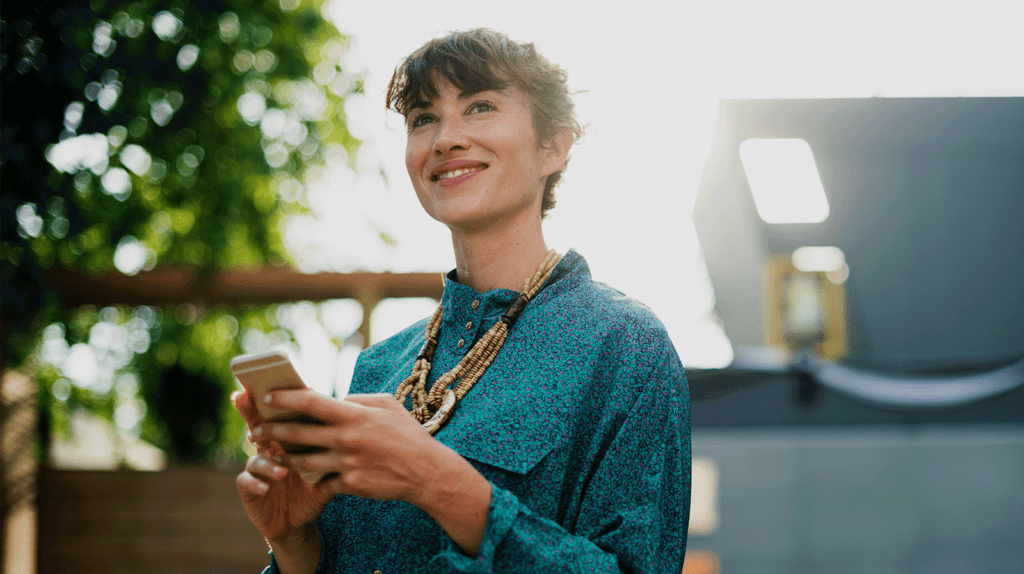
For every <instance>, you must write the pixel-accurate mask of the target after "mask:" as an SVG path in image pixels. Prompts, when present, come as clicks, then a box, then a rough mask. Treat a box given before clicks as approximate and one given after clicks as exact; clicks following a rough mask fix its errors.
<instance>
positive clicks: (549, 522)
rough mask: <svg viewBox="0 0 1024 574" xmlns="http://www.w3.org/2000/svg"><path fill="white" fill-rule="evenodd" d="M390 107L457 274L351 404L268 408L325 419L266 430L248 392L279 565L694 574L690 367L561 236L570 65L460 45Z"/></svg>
mask: <svg viewBox="0 0 1024 574" xmlns="http://www.w3.org/2000/svg"><path fill="white" fill-rule="evenodd" d="M388 106H389V108H391V109H393V110H396V111H398V112H399V113H401V114H402V115H403V116H404V117H405V119H406V127H407V130H408V143H407V149H406V166H407V168H408V171H409V177H410V178H411V179H412V183H413V187H414V188H415V190H416V193H417V195H418V197H419V200H420V203H421V204H422V205H423V208H424V209H425V210H426V212H427V213H428V214H429V215H430V216H431V217H433V218H434V219H436V220H438V221H440V222H441V223H443V224H445V225H446V226H447V227H448V228H449V230H450V231H451V235H452V244H453V247H454V250H455V260H456V269H455V270H454V271H452V272H450V273H449V274H448V275H447V277H446V279H445V289H444V296H443V298H442V302H441V305H440V306H439V309H438V312H437V313H435V315H434V317H432V318H431V319H426V320H423V321H421V322H419V323H417V324H415V325H413V326H411V327H409V328H408V329H406V330H405V331H403V332H401V333H399V334H397V335H395V336H394V337H392V338H390V339H388V340H386V341H384V342H382V343H380V344H377V345H375V346H372V347H370V348H369V349H366V350H365V351H364V352H363V353H362V355H361V356H360V359H359V362H358V364H357V366H356V371H355V375H354V378H353V381H352V385H351V392H352V393H353V394H351V395H350V396H349V397H348V398H346V399H345V400H343V401H338V400H334V399H331V398H328V397H324V396H320V395H317V394H315V393H313V392H312V391H296V390H293V391H278V392H275V393H272V394H271V395H269V397H270V398H269V402H270V404H272V405H273V406H275V407H278V408H288V409H294V410H298V411H302V412H303V413H306V414H308V415H310V416H312V417H315V418H317V419H320V420H322V421H323V422H324V425H322V426H317V425H303V424H298V423H276V424H271V423H263V422H262V421H260V420H259V417H258V415H257V414H256V413H255V409H254V407H253V405H252V404H251V402H250V399H249V397H248V396H246V395H245V394H244V393H243V394H240V395H238V396H236V398H235V403H236V406H237V407H238V409H239V411H240V412H241V413H242V414H243V416H244V417H245V418H246V420H247V422H248V424H249V426H250V429H251V434H252V437H253V440H254V441H255V442H256V443H257V444H258V445H259V446H260V450H259V453H258V454H257V455H256V456H253V457H252V458H250V459H249V461H248V463H247V465H246V470H245V471H244V472H242V473H241V474H240V475H239V476H238V488H239V492H240V493H241V496H242V500H243V503H244V505H245V508H246V511H247V512H248V514H249V517H250V518H251V519H252V521H253V522H254V523H255V524H256V526H257V527H258V528H259V529H260V531H261V532H262V533H263V535H264V536H265V537H266V538H267V541H268V542H269V544H270V546H271V548H272V551H273V559H272V563H271V567H270V571H280V572H285V573H299V572H306V573H312V572H314V571H315V572H324V573H333V572H374V571H379V572H384V573H388V574H390V573H394V572H425V571H430V572H588V573H589V572H621V571H625V572H680V571H681V568H682V557H683V552H684V549H685V544H686V529H687V523H688V515H689V494H690V436H689V391H688V389H687V386H686V381H685V377H684V374H683V368H682V365H681V364H680V362H679V358H678V355H677V354H676V352H675V349H674V348H673V347H672V344H671V342H670V341H669V339H668V337H667V335H666V334H665V331H664V328H663V326H662V325H661V323H660V322H659V321H658V320H657V319H656V318H655V317H654V315H653V314H652V313H651V311H650V310H649V309H647V308H646V307H644V306H643V305H641V304H639V303H637V302H635V301H633V300H631V299H628V298H626V297H625V296H623V295H622V294H621V293H619V292H617V291H615V290H614V289H611V288H609V287H607V286H605V285H603V284H601V283H597V282H594V281H592V280H591V278H590V272H589V269H588V267H587V264H586V262H585V261H584V259H583V258H582V257H581V256H580V255H579V254H577V253H575V252H574V251H570V252H569V253H568V254H566V255H565V256H564V257H561V258H560V257H558V256H557V254H554V252H549V250H548V248H547V247H546V245H545V242H544V236H543V232H542V229H541V219H542V217H543V216H544V214H545V213H546V212H547V210H548V209H550V208H551V207H552V206H553V204H554V199H553V197H554V196H553V188H554V185H555V184H556V183H557V182H558V179H559V178H560V176H561V173H562V171H563V169H564V167H565V165H566V161H567V158H568V154H569V149H570V147H571V146H572V144H573V143H574V141H575V140H576V138H578V136H579V135H580V131H581V130H580V128H579V125H578V123H577V122H576V120H575V119H574V116H573V107H572V101H571V99H570V96H569V92H568V89H567V87H566V84H565V73H564V72H563V71H562V70H561V69H559V68H558V67H556V66H554V65H552V64H551V63H550V62H548V61H547V60H545V59H543V58H542V57H541V56H539V55H538V54H537V53H536V52H535V50H534V48H533V45H532V44H517V43H515V42H512V41H510V40H509V39H508V38H506V37H505V36H503V35H501V34H498V33H496V32H493V31H490V30H473V31H469V32H460V33H453V34H450V35H449V36H446V37H444V38H440V39H436V40H433V41H431V42H428V43H427V44H426V45H424V46H423V47H422V48H421V49H419V50H417V51H416V52H414V53H413V54H412V55H410V56H409V57H408V58H407V59H406V60H405V61H404V62H403V63H402V64H401V65H400V66H399V68H398V69H397V70H396V72H395V75H394V76H393V78H392V80H391V84H390V86H389V88H388ZM520 291H522V293H520ZM396 399H398V400H396ZM432 433H433V434H432ZM281 441H283V442H292V443H300V444H307V445H313V446H316V447H320V448H321V450H320V451H319V452H315V453H311V454H292V455H289V454H285V453H284V452H283V451H282V450H281V448H280V446H279V442H281ZM303 473H326V476H325V477H324V478H323V479H322V480H320V481H319V482H318V483H316V484H309V483H306V482H304V481H303V480H302V479H301V478H300V474H303Z"/></svg>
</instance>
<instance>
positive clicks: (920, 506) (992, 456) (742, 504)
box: [688, 424, 1024, 574]
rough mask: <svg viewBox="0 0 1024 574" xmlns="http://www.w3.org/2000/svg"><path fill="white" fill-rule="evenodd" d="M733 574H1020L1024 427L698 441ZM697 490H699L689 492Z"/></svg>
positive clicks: (725, 565) (779, 432)
mask: <svg viewBox="0 0 1024 574" xmlns="http://www.w3.org/2000/svg"><path fill="white" fill-rule="evenodd" d="M693 453H694V456H695V457H707V458H710V459H711V460H713V461H714V462H715V464H716V465H717V466H718V468H719V483H718V492H719V507H718V510H719V515H720V520H721V522H720V526H719V528H718V530H717V531H715V532H714V533H712V534H711V535H709V536H704V537H700V536H691V537H690V542H689V544H688V549H690V550H711V551H713V552H715V553H716V554H717V555H718V556H719V559H720V560H721V571H722V572H728V573H730V574H740V573H747V572H750V573H758V574H776V573H777V574H783V573H786V574H789V573H804V572H807V573H833V572H835V573H847V574H859V573H864V574H868V573H870V574H887V573H893V574H896V573H899V574H943V573H950V574H953V573H956V574H961V573H965V572H971V573H977V574H989V573H991V574H1004V573H1008V572H1022V571H1024V425H1021V424H994V425H946V426H941V425H940V426H918V427H912V426H906V427H887V426H871V427H804V428H784V427H783V428H773V429H763V428H762V429H695V430H694V431H693ZM695 490H699V487H697V488H695Z"/></svg>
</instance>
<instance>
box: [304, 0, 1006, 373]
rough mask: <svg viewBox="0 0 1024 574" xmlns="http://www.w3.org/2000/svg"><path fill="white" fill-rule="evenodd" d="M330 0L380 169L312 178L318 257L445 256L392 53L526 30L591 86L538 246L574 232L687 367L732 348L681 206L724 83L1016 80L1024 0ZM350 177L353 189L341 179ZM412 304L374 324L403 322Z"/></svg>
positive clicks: (382, 262) (858, 86) (932, 90)
mask: <svg viewBox="0 0 1024 574" xmlns="http://www.w3.org/2000/svg"><path fill="white" fill-rule="evenodd" d="M331 2H333V4H332V5H331V6H329V7H327V8H326V9H325V12H326V13H327V14H328V16H329V17H330V18H332V19H333V21H334V22H335V23H336V25H337V26H338V27H339V29H341V30H342V32H344V33H346V34H348V35H349V36H350V37H351V38H353V40H354V49H353V50H351V51H350V53H349V55H348V56H347V65H348V66H349V68H350V70H352V71H358V70H360V69H365V71H366V75H367V77H368V80H369V81H368V84H367V86H366V94H367V95H366V97H365V98H364V99H363V100H362V101H358V100H353V101H351V102H349V103H348V104H347V112H348V121H349V125H350V126H351V128H352V129H353V131H354V132H355V133H356V134H357V135H360V136H362V137H363V138H364V139H366V140H367V141H368V142H370V143H369V144H366V145H364V149H363V150H362V151H361V154H360V156H359V157H358V158H357V159H358V161H359V163H360V164H361V165H364V166H368V167H372V166H375V165H377V164H378V163H379V165H380V166H381V167H382V168H383V169H384V172H385V173H386V175H387V183H385V182H384V181H383V180H381V179H380V178H376V177H372V176H369V177H367V176H361V177H357V178H356V179H355V180H353V179H352V177H353V176H352V175H351V174H347V175H345V174H343V177H346V178H348V179H346V180H344V181H341V182H340V183H339V181H338V180H337V179H335V180H329V181H327V182H326V187H324V188H323V189H321V190H320V192H319V194H317V193H316V192H314V190H312V189H311V190H310V193H311V194H312V195H315V196H317V197H318V199H313V200H312V201H313V203H314V204H315V205H314V207H315V208H317V211H318V212H319V214H320V218H321V221H322V223H323V224H324V228H323V229H324V230H328V229H329V230H332V231H331V233H329V234H326V235H330V236H331V237H332V238H326V239H325V238H322V237H318V241H322V242H324V243H321V244H320V245H321V249H320V252H321V253H320V256H319V257H322V258H324V260H323V261H320V262H319V263H320V264H321V265H326V266H328V267H330V266H331V265H332V263H331V262H330V261H331V260H334V261H341V262H343V263H338V264H337V267H338V268H339V269H345V268H346V267H351V266H359V267H364V268H376V269H392V270H396V271H406V270H447V269H450V268H451V267H453V266H454V259H453V256H452V253H451V245H450V239H449V236H448V234H447V231H446V229H445V228H443V227H442V226H440V225H439V224H437V223H436V222H434V221H432V220H430V219H429V218H428V217H427V216H425V215H424V214H423V213H422V211H421V210H420V207H419V205H418V203H417V202H416V200H415V197H414V194H413V191H412V188H411V185H410V184H409V181H408V177H407V175H406V173H405V167H404V163H403V156H404V145H405V135H404V131H403V129H402V128H401V122H400V119H399V118H398V117H397V116H395V115H394V114H386V113H385V112H384V111H383V96H382V94H383V91H384V86H385V85H386V82H387V80H388V79H389V78H390V75H391V71H392V70H393V69H394V67H395V65H396V64H397V63H398V61H399V60H400V59H401V58H402V57H403V56H405V55H406V54H408V53H409V52H411V51H412V50H414V49H416V48H417V47H419V46H420V45H421V44H422V43H423V42H425V41H426V40H428V39H430V38H432V37H435V36H437V35H440V34H442V33H443V32H445V31H447V30H453V29H465V28H472V27H480V26H483V27H491V28H495V29H497V30H500V31H504V32H506V33H508V34H509V35H510V36H511V37H512V38H513V39H516V40H525V41H532V42H534V43H535V44H537V46H538V48H539V49H540V50H541V52H542V53H543V54H545V55H546V56H547V57H548V58H549V59H551V60H554V61H555V62H557V63H559V64H561V65H562V66H563V67H564V68H565V69H566V70H567V71H568V72H569V81H570V85H571V87H572V88H574V89H576V90H585V91H586V92H585V93H582V94H580V95H578V96H577V106H578V115H579V117H580V119H581V120H582V121H583V122H584V123H585V124H586V125H587V133H586V136H585V138H584V140H583V142H582V143H581V144H580V145H579V146H577V147H576V148H575V149H574V151H573V154H572V161H571V164H570V167H569V170H568V172H567V174H566V176H565V178H564V180H563V183H562V185H561V186H560V188H559V189H558V207H556V208H555V210H554V211H553V212H552V214H551V215H550V216H549V221H548V223H547V224H546V236H547V238H548V243H549V245H550V246H552V247H554V248H556V249H558V250H560V251H565V250H566V249H568V248H569V247H575V248H576V249H577V250H579V251H580V252H581V253H582V254H583V255H584V256H586V257H587V259H588V261H589V262H590V265H591V268H592V270H593V272H594V276H595V278H596V279H598V280H601V281H605V282H607V283H609V284H611V285H613V286H614V287H616V288H618V289H620V290H622V291H624V292H625V293H626V294H628V295H630V296H633V297H635V298H637V299H639V300H641V301H643V302H645V303H647V304H648V305H650V306H651V307H652V308H653V309H654V310H655V311H656V312H657V313H658V315H659V316H660V317H661V318H662V320H663V321H664V322H665V324H666V326H667V327H668V329H669V333H670V334H671V336H672V338H673V340H674V341H675V344H676V347H677V348H678V350H679V352H680V355H681V357H682V358H683V362H684V364H687V365H689V366H714V365H724V364H726V363H728V361H729V360H730V358H731V349H730V347H729V345H728V343H727V342H726V340H725V339H724V335H723V334H722V332H721V329H720V328H719V327H718V326H717V325H716V323H715V321H714V319H713V317H712V316H711V315H710V311H711V309H712V305H713V296H712V294H711V289H710V283H709V281H708V279H707V275H706V271H705V270H704V265H703V262H702V260H701V258H700V254H699V247H698V244H697V241H696V235H695V232H694V230H693V224H692V221H691V211H692V208H693V203H694V199H695V196H696V191H697V185H698V183H699V179H700V175H701V171H702V169H703V163H704V160H705V156H706V153H707V150H708V148H709V142H710V129H711V125H712V122H713V120H714V114H715V109H716V103H717V101H718V99H720V98H754V97H757V98H761V97H871V96H951V95H1024V76H1022V75H1021V74H1020V67H1019V66H1020V62H1019V58H1020V55H1021V54H1024V34H1021V32H1020V23H1021V22H1022V21H1024V3H1021V2H1018V1H1015V0H1003V1H998V0H980V1H976V2H974V3H972V4H971V5H970V7H969V8H968V7H966V5H964V4H959V3H958V4H956V5H951V6H948V7H947V6H946V5H945V4H943V3H937V2H934V1H930V2H924V1H901V0H862V1H858V2H827V1H822V0H779V1H776V2H771V3H768V2H762V1H737V0H724V1H718V2H703V3H669V2H665V1H658V2H654V1H651V0H634V1H631V2H628V3H618V4H612V3H585V2H561V1H559V0H520V1H517V2H514V3H512V2H500V3H490V2H475V3H467V2H458V3H455V2H443V1H435V2H429V3H427V2H411V1H406V0H391V1H388V2H367V1H362V0H360V1H350V0H331ZM345 186H349V187H351V188H353V189H356V190H357V191H355V192H339V188H340V187H345ZM353 199H355V200H356V204H357V205H358V206H359V207H358V208H357V209H353V208H352V207H351V206H352V205H353V203H352V201H353ZM317 206H319V207H317ZM346 206H347V207H346ZM367 215H368V216H369V220H370V222H371V224H369V225H368V224H367V223H366V222H365V219H366V216H367ZM375 229H380V230H384V231H387V232H388V233H389V234H391V235H392V236H394V237H396V238H397V239H398V241H399V245H398V248H396V249H393V250H388V249H384V248H377V247H369V248H368V247H366V246H368V245H374V244H377V243H379V241H374V240H373V238H372V235H373V233H374V230H375ZM316 235H317V236H321V235H325V234H323V233H316ZM421 305H422V304H421ZM416 314H419V315H422V314H425V313H420V312H419V311H418V310H417V312H416ZM408 320H411V319H408ZM408 320H407V319H406V318H404V317H403V318H400V319H396V320H395V321H393V323H394V325H392V326H385V325H384V323H387V321H382V322H381V323H380V324H381V327H382V329H392V328H393V329H397V328H398V326H399V323H407V322H408Z"/></svg>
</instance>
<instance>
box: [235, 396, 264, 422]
mask: <svg viewBox="0 0 1024 574" xmlns="http://www.w3.org/2000/svg"><path fill="white" fill-rule="evenodd" d="M231 402H233V403H234V405H235V408H236V409H238V412H239V413H240V414H241V415H242V418H243V419H245V423H246V424H247V425H249V428H252V427H254V426H257V425H259V424H260V423H262V422H263V417H261V416H260V413H259V411H257V410H256V404H255V403H254V402H253V401H252V393H250V392H249V389H246V390H244V391H235V392H234V393H231Z"/></svg>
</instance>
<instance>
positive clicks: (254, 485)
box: [235, 471, 270, 496]
mask: <svg viewBox="0 0 1024 574" xmlns="http://www.w3.org/2000/svg"><path fill="white" fill-rule="evenodd" d="M235 484H236V485H237V486H238V492H241V493H242V494H248V495H251V496H264V495H265V494H267V491H268V490H270V484H268V483H266V482H264V481H262V480H260V479H258V478H256V477H255V476H253V475H252V473H250V472H249V471H244V472H242V473H241V474H239V475H238V478H236V479H235Z"/></svg>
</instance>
